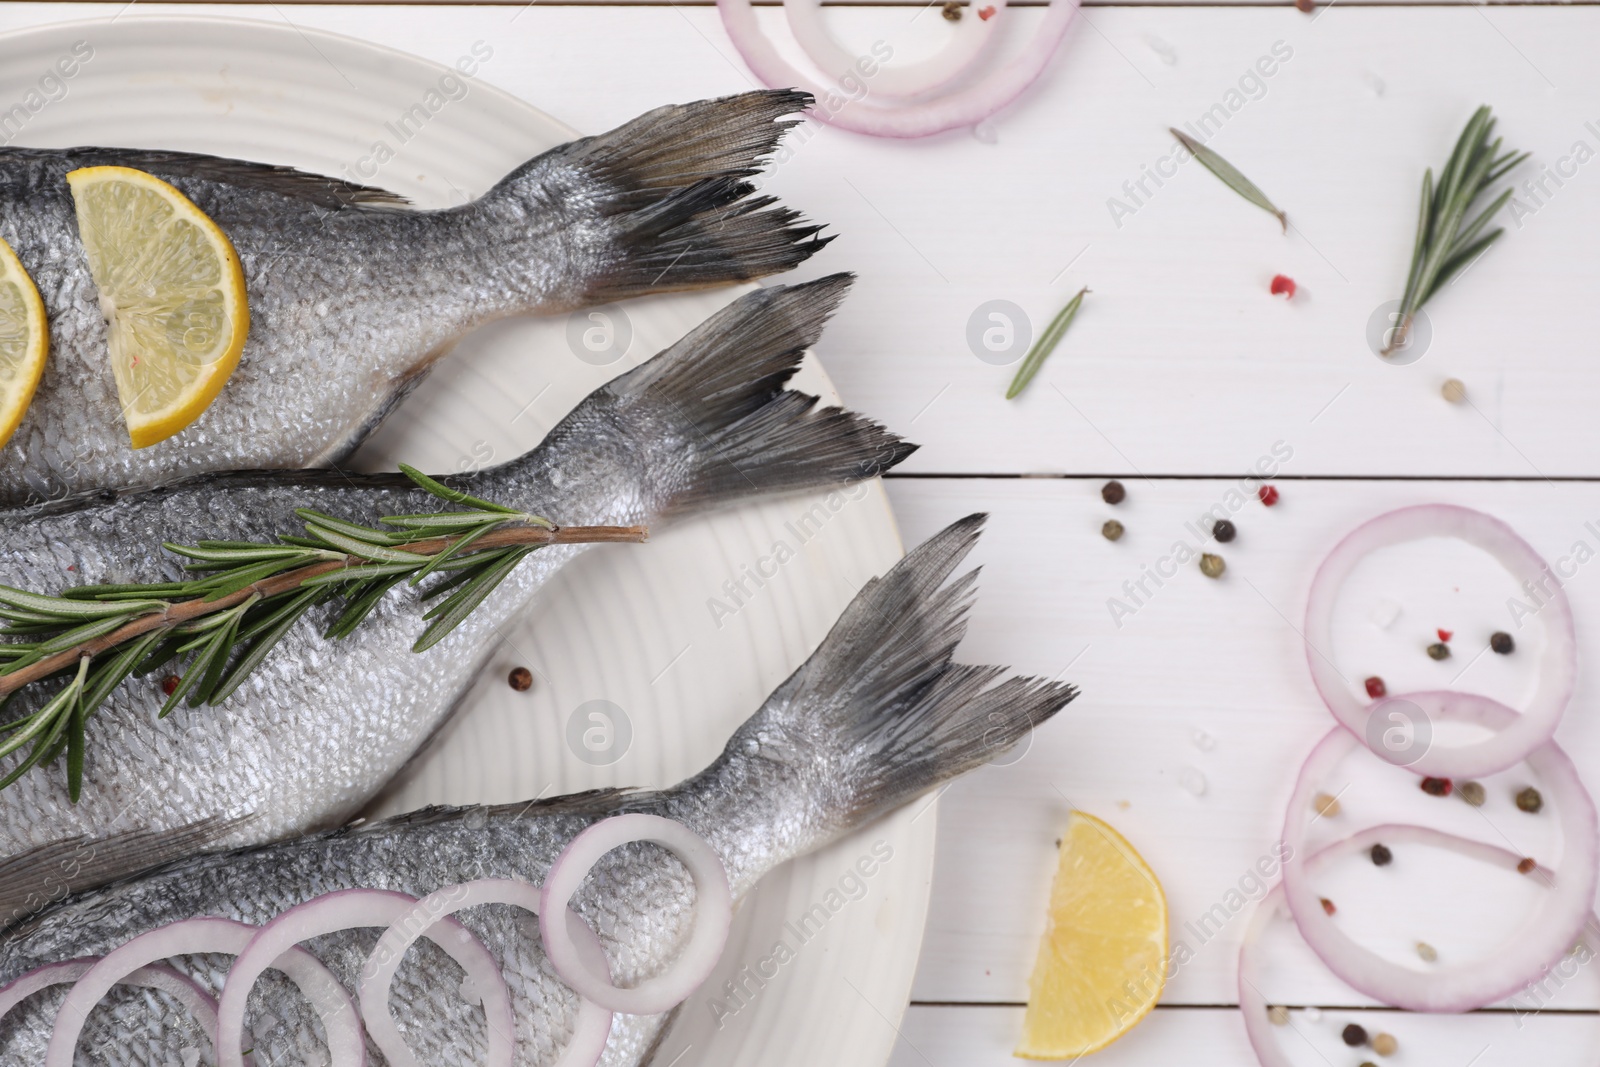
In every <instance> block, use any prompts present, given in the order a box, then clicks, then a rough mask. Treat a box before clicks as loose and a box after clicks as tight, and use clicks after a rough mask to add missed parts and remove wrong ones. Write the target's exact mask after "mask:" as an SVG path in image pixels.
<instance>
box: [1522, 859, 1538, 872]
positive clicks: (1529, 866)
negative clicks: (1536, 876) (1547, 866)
mask: <svg viewBox="0 0 1600 1067" xmlns="http://www.w3.org/2000/svg"><path fill="white" fill-rule="evenodd" d="M1538 866H1539V861H1538V860H1536V859H1534V858H1533V857H1532V856H1524V857H1522V859H1520V860H1518V861H1517V873H1518V874H1532V873H1533V872H1534V871H1535V870H1536V869H1537V868H1538Z"/></svg>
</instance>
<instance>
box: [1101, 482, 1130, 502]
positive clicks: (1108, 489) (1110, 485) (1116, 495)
mask: <svg viewBox="0 0 1600 1067" xmlns="http://www.w3.org/2000/svg"><path fill="white" fill-rule="evenodd" d="M1127 496H1128V491H1127V490H1126V489H1124V488H1123V487H1122V483H1121V482H1119V481H1117V480H1115V479H1112V480H1111V481H1109V482H1107V483H1106V484H1105V485H1102V486H1101V487H1100V499H1101V500H1104V501H1105V502H1106V503H1107V504H1120V503H1122V501H1123V500H1124V499H1126V498H1127Z"/></svg>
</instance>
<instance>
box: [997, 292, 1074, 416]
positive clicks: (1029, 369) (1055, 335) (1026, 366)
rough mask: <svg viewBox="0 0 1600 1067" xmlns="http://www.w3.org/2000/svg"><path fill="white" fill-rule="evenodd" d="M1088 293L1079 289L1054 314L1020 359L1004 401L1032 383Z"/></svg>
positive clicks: (1018, 393) (1011, 398) (1059, 341)
mask: <svg viewBox="0 0 1600 1067" xmlns="http://www.w3.org/2000/svg"><path fill="white" fill-rule="evenodd" d="M1088 291H1089V288H1088V286H1084V287H1083V288H1082V289H1079V290H1078V292H1077V295H1076V296H1074V297H1073V298H1072V299H1071V300H1068V301H1067V306H1066V307H1064V308H1062V309H1061V310H1060V311H1058V312H1056V317H1055V318H1053V319H1051V320H1050V325H1049V326H1047V327H1045V331H1044V333H1042V334H1040V335H1039V339H1038V340H1037V341H1035V342H1034V343H1033V347H1032V348H1030V349H1028V354H1027V355H1026V356H1024V357H1022V366H1020V367H1018V368H1017V376H1016V377H1015V378H1013V379H1012V381H1011V388H1009V389H1007V390H1006V399H1007V400H1014V399H1015V398H1016V397H1017V396H1018V395H1020V394H1021V393H1022V391H1023V390H1024V389H1026V388H1027V387H1028V383H1029V382H1031V381H1033V376H1034V375H1035V374H1038V373H1039V368H1040V367H1042V366H1044V361H1045V360H1046V359H1047V358H1048V357H1049V355H1050V353H1051V352H1054V351H1055V348H1056V345H1058V344H1060V343H1061V338H1062V336H1063V335H1064V334H1066V332H1067V327H1068V326H1071V325H1072V320H1073V319H1074V318H1075V317H1076V316H1077V314H1078V306H1079V305H1080V304H1082V303H1083V295H1084V294H1085V293H1087V292H1088Z"/></svg>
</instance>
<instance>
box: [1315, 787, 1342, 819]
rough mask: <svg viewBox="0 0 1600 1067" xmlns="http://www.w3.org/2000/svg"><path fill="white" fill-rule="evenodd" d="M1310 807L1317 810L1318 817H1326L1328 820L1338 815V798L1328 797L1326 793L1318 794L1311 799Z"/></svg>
mask: <svg viewBox="0 0 1600 1067" xmlns="http://www.w3.org/2000/svg"><path fill="white" fill-rule="evenodd" d="M1311 806H1312V807H1314V808H1316V809H1317V814H1318V815H1326V816H1327V817H1328V818H1330V819H1331V818H1333V817H1334V816H1335V815H1337V814H1339V798H1338V797H1335V796H1329V795H1328V794H1327V793H1318V794H1317V795H1316V796H1314V797H1312V798H1311Z"/></svg>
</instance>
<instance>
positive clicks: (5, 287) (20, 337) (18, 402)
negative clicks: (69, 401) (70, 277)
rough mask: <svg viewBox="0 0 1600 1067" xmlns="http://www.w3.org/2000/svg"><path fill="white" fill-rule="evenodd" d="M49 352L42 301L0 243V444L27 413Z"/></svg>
mask: <svg viewBox="0 0 1600 1067" xmlns="http://www.w3.org/2000/svg"><path fill="white" fill-rule="evenodd" d="M49 353H50V323H49V320H47V319H46V318H45V314H44V301H42V300H40V299H39V290H38V288H37V287H35V286H34V284H33V279H32V278H30V277H28V272H27V271H26V270H24V269H23V266H22V263H21V261H20V260H18V259H17V254H16V253H15V252H13V251H11V246H10V245H8V244H6V243H5V241H4V240H0V445H4V444H5V443H6V442H7V441H9V440H11V435H12V434H14V433H16V432H17V427H18V426H19V425H21V423H22V416H24V415H26V414H27V413H28V404H29V402H30V401H32V400H33V391H34V390H35V389H37V388H38V387H39V378H40V377H41V376H42V375H43V374H44V361H45V357H46V356H47V355H49Z"/></svg>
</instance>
